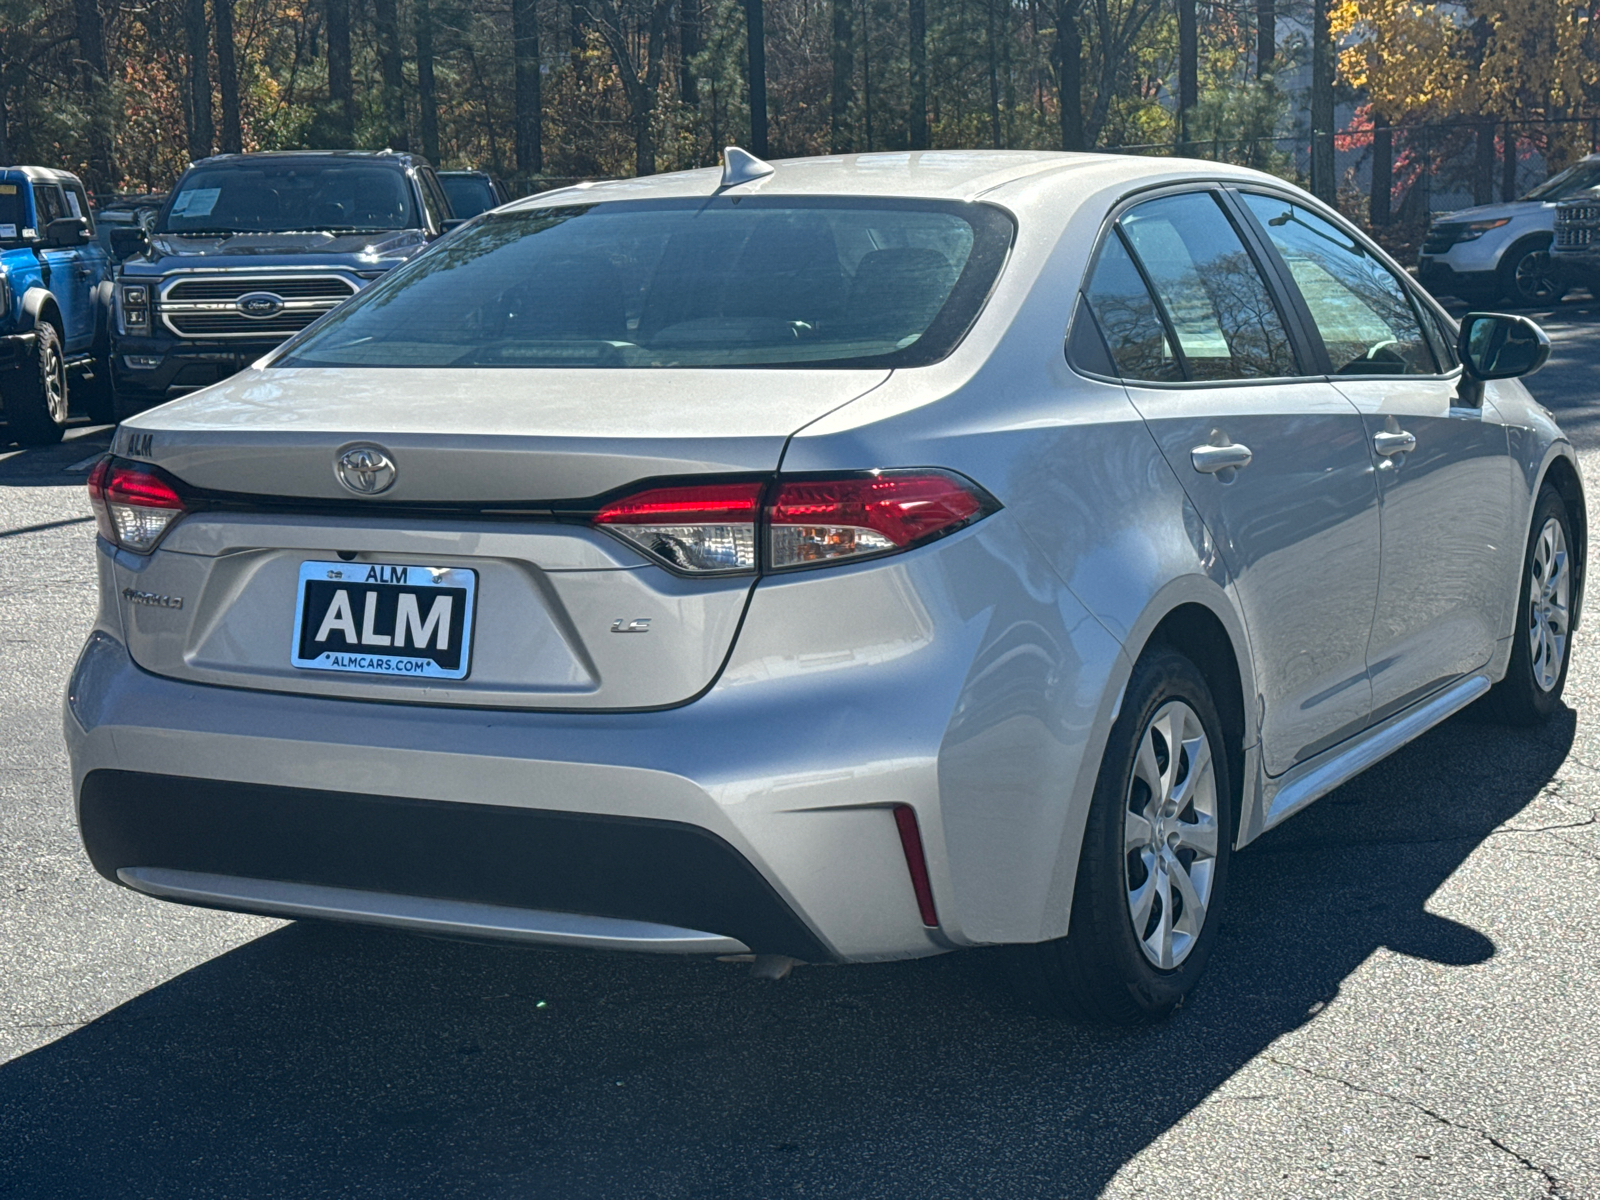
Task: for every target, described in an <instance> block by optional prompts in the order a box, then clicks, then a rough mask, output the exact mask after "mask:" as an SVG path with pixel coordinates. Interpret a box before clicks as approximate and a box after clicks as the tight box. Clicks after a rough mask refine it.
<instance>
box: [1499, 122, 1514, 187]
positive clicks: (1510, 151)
mask: <svg viewBox="0 0 1600 1200" xmlns="http://www.w3.org/2000/svg"><path fill="white" fill-rule="evenodd" d="M1502 152H1503V154H1504V155H1505V157H1504V159H1502V161H1501V167H1500V199H1502V200H1504V201H1505V202H1506V203H1507V204H1510V203H1511V202H1512V201H1513V200H1515V199H1516V198H1517V129H1516V126H1515V125H1513V124H1512V123H1511V122H1510V121H1507V122H1506V124H1505V147H1504V150H1503V151H1502Z"/></svg>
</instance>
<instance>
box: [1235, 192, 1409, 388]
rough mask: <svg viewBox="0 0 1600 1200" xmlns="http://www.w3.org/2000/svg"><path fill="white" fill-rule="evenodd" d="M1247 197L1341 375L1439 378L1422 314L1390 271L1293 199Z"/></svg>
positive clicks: (1346, 235)
mask: <svg viewBox="0 0 1600 1200" xmlns="http://www.w3.org/2000/svg"><path fill="white" fill-rule="evenodd" d="M1243 200H1244V202H1245V204H1246V205H1247V206H1248V207H1249V209H1250V211H1251V212H1252V213H1253V214H1255V218H1256V220H1258V221H1260V222H1261V225H1262V227H1263V228H1264V229H1265V230H1266V233H1267V237H1268V238H1269V239H1270V240H1271V241H1272V244H1273V246H1275V247H1276V248H1277V251H1278V253H1279V254H1280V255H1282V256H1283V260H1284V262H1285V263H1287V264H1288V267H1289V272H1290V274H1292V275H1293V276H1294V281H1295V283H1296V284H1297V285H1299V288H1300V294H1301V295H1302V296H1303V297H1305V302H1306V307H1307V308H1309V309H1310V310H1311V319H1312V321H1313V322H1314V323H1315V324H1316V327H1317V332H1318V333H1320V334H1321V335H1322V344H1323V345H1324V346H1326V347H1327V350H1328V358H1329V360H1330V362H1331V363H1332V365H1333V372H1334V374H1336V375H1432V374H1434V372H1435V371H1436V370H1437V368H1436V366H1435V365H1434V361H1433V355H1432V353H1431V352H1430V351H1429V349H1428V343H1427V341H1426V340H1425V339H1424V338H1423V334H1422V325H1421V323H1420V322H1419V321H1418V319H1417V313H1416V309H1415V308H1414V307H1413V306H1412V304H1411V300H1410V298H1409V297H1408V296H1407V295H1406V291H1405V288H1404V287H1402V286H1401V284H1400V281H1399V280H1398V279H1396V278H1395V277H1394V276H1393V275H1392V274H1390V272H1389V268H1387V267H1385V266H1384V265H1383V264H1382V263H1381V262H1379V261H1378V260H1377V259H1376V258H1374V257H1373V256H1372V255H1371V254H1369V253H1368V252H1367V250H1366V249H1365V248H1364V247H1362V246H1361V245H1360V244H1359V243H1358V242H1356V240H1355V239H1354V238H1352V237H1351V236H1350V235H1349V234H1347V233H1345V232H1344V231H1343V230H1342V229H1340V228H1338V227H1337V226H1336V225H1334V224H1333V223H1332V222H1330V221H1326V220H1324V219H1323V218H1321V217H1319V216H1318V215H1317V214H1316V213H1314V212H1312V211H1311V210H1310V209H1308V208H1305V207H1303V206H1301V205H1299V204H1295V203H1294V202H1293V201H1290V200H1284V199H1280V198H1279V197H1277V196H1264V195H1259V194H1255V193H1248V192H1247V193H1245V194H1244V196H1243Z"/></svg>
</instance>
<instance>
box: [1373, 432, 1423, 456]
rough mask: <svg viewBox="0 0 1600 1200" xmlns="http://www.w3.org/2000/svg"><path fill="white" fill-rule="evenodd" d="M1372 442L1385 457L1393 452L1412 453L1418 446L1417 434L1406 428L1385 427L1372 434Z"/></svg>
mask: <svg viewBox="0 0 1600 1200" xmlns="http://www.w3.org/2000/svg"><path fill="white" fill-rule="evenodd" d="M1372 444H1373V446H1374V447H1375V448H1376V449H1377V451H1378V453H1379V454H1381V455H1383V456H1384V457H1385V458H1388V457H1389V456H1390V455H1392V454H1410V453H1411V452H1412V451H1413V450H1415V449H1416V448H1417V435H1416V434H1414V433H1407V432H1406V431H1405V430H1404V429H1399V430H1391V429H1385V430H1383V431H1382V432H1380V433H1375V434H1373V435H1372Z"/></svg>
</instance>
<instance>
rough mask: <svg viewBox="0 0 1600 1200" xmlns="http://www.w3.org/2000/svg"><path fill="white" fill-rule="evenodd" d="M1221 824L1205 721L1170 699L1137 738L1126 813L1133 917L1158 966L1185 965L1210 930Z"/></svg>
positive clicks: (1144, 947)
mask: <svg viewBox="0 0 1600 1200" xmlns="http://www.w3.org/2000/svg"><path fill="white" fill-rule="evenodd" d="M1219 829H1220V826H1219V824H1218V821H1217V773H1216V765H1215V763H1213V762H1212V759H1211V743H1210V740H1209V739H1208V738H1207V737H1206V731H1205V726H1204V725H1203V724H1201V721H1200V716H1199V714H1198V713H1196V712H1195V710H1194V709H1192V708H1190V707H1189V705H1187V704H1185V703H1184V702H1183V701H1182V700H1170V701H1168V702H1167V703H1166V704H1163V705H1162V706H1161V707H1160V708H1159V709H1157V710H1156V713H1155V716H1154V717H1152V718H1151V720H1150V724H1149V725H1148V726H1146V727H1145V731H1144V734H1143V736H1142V737H1141V738H1140V739H1139V753H1138V755H1137V757H1136V758H1135V759H1134V764H1133V778H1132V779H1131V781H1130V782H1129V785H1128V797H1127V803H1126V811H1125V812H1124V815H1123V855H1124V870H1125V886H1126V891H1127V898H1128V916H1129V918H1130V919H1131V920H1132V922H1133V932H1134V936H1135V937H1137V938H1138V940H1139V946H1140V949H1142V950H1143V951H1144V954H1145V957H1146V958H1147V959H1149V960H1150V962H1151V964H1152V965H1154V966H1155V967H1157V968H1158V969H1160V970H1163V971H1170V970H1173V969H1174V968H1176V967H1177V966H1178V965H1179V964H1180V963H1182V962H1183V960H1184V959H1185V958H1187V957H1188V956H1189V952H1190V951H1191V950H1193V949H1194V946H1195V942H1196V941H1197V940H1198V939H1199V937H1200V931H1201V930H1202V929H1204V928H1205V922H1206V909H1207V906H1208V905H1209V904H1210V902H1211V892H1212V887H1213V884H1214V883H1215V879H1216V867H1217V838H1218V833H1219Z"/></svg>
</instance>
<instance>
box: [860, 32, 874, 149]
mask: <svg viewBox="0 0 1600 1200" xmlns="http://www.w3.org/2000/svg"><path fill="white" fill-rule="evenodd" d="M861 124H862V126H863V128H862V131H861V132H862V134H863V135H864V136H865V137H866V139H867V144H866V146H865V147H864V148H865V150H866V152H867V153H868V154H871V153H872V5H871V3H864V4H862V6H861Z"/></svg>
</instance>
